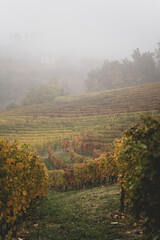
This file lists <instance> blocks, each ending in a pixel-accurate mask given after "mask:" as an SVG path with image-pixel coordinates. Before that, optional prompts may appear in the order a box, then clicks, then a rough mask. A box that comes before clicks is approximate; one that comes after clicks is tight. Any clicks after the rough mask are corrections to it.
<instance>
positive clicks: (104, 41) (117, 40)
mask: <svg viewBox="0 0 160 240" xmlns="http://www.w3.org/2000/svg"><path fill="white" fill-rule="evenodd" d="M14 33H19V34H21V36H22V38H24V36H26V35H28V36H29V35H32V36H35V37H34V38H35V39H34V40H33V39H32V41H31V40H30V44H31V45H32V43H33V46H35V47H38V48H39V50H43V51H44V52H45V51H51V52H52V53H54V52H56V53H57V54H58V53H59V54H74V55H80V56H88V57H94V58H96V57H97V58H99V57H100V58H109V59H114V58H118V59H121V58H124V57H125V56H126V57H128V56H130V55H131V54H132V51H133V49H135V48H137V47H139V48H140V50H141V51H142V52H143V51H148V50H149V51H154V49H155V48H156V47H157V42H158V41H160V0H0V43H4V42H5V41H6V40H7V39H9V36H10V35H12V34H14ZM33 46H32V47H33Z"/></svg>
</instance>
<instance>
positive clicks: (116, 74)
mask: <svg viewBox="0 0 160 240" xmlns="http://www.w3.org/2000/svg"><path fill="white" fill-rule="evenodd" d="M132 59H133V60H132V61H130V60H128V59H127V58H126V59H124V60H123V61H122V62H119V61H112V62H110V61H108V60H107V61H105V62H104V63H103V65H102V66H101V67H100V68H98V69H94V70H92V71H91V72H89V74H88V78H87V80H86V85H87V89H88V91H102V90H104V89H115V88H122V87H128V86H134V85H137V84H144V83H149V82H157V81H159V78H160V71H159V69H158V68H157V66H156V64H155V62H154V58H153V54H152V53H150V52H145V53H140V51H139V49H138V48H137V49H136V50H134V51H133V54H132Z"/></svg>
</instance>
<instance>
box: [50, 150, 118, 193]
mask: <svg viewBox="0 0 160 240" xmlns="http://www.w3.org/2000/svg"><path fill="white" fill-rule="evenodd" d="M50 175H51V180H50V181H51V182H50V184H51V186H52V187H53V188H56V189H72V188H83V187H90V186H98V185H102V184H112V183H115V182H116V181H117V169H116V165H115V163H114V159H113V157H112V154H111V153H110V154H102V155H101V156H100V157H99V158H97V159H88V160H86V161H85V162H83V163H75V164H73V165H72V166H71V167H70V168H68V169H66V170H65V171H63V170H54V171H51V172H50Z"/></svg>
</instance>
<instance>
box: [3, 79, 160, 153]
mask: <svg viewBox="0 0 160 240" xmlns="http://www.w3.org/2000/svg"><path fill="white" fill-rule="evenodd" d="M159 110H160V83H152V84H146V85H141V86H136V87H129V88H124V89H117V90H111V91H103V92H98V93H92V94H86V95H81V96H68V97H59V98H57V99H56V100H55V101H54V102H50V103H46V104H38V105H32V106H29V107H23V108H17V109H15V110H12V111H11V110H10V111H4V112H1V113H0V137H1V138H7V139H9V140H13V139H18V140H19V141H20V143H29V144H31V147H32V148H35V147H36V148H37V149H38V151H39V152H42V151H46V150H47V148H48V146H51V147H55V148H56V147H59V146H61V145H62V141H63V140H64V139H71V138H72V137H73V136H76V135H83V134H84V133H86V132H90V133H95V132H96V133H97V134H99V135H101V136H102V135H103V139H105V140H104V141H105V142H106V143H109V144H110V143H112V142H113V140H114V138H117V137H121V136H122V134H123V131H124V130H125V129H127V128H128V127H129V126H131V125H132V124H134V123H135V122H136V121H137V119H138V118H139V116H140V115H141V114H142V113H144V112H152V113H153V114H155V113H156V112H157V111H159Z"/></svg>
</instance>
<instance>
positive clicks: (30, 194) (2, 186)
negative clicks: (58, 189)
mask: <svg viewBox="0 0 160 240" xmlns="http://www.w3.org/2000/svg"><path fill="white" fill-rule="evenodd" d="M0 176H1V178H0V231H1V235H2V236H3V235H5V233H6V232H7V229H9V228H10V227H11V226H13V225H14V223H15V221H16V220H17V218H18V217H19V216H22V215H23V213H25V212H26V210H27V208H29V207H30V205H31V203H32V202H33V201H34V199H36V198H37V197H45V196H46V194H47V176H46V172H45V168H44V165H43V164H42V163H41V161H40V159H39V157H38V155H37V154H36V153H31V152H30V151H29V149H28V146H27V145H23V146H21V147H20V146H19V145H18V143H17V142H16V141H14V142H13V143H12V144H9V143H7V142H6V141H5V140H1V141H0Z"/></svg>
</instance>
